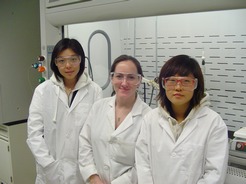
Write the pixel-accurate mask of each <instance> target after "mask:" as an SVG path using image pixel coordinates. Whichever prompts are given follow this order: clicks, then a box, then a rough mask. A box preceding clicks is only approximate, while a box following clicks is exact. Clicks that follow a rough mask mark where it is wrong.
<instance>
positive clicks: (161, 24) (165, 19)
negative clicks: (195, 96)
mask: <svg viewBox="0 0 246 184" xmlns="http://www.w3.org/2000/svg"><path fill="white" fill-rule="evenodd" d="M245 18H246V9H242V10H228V11H215V12H203V13H190V14H177V15H165V16H157V17H145V18H136V19H125V20H116V21H105V22H95V23H84V24H77V25H69V26H68V36H69V37H73V38H77V39H78V40H80V41H81V43H82V44H83V46H84V47H85V50H86V52H88V48H87V44H88V43H87V42H88V38H89V35H90V34H91V33H92V32H93V31H95V30H98V29H100V30H103V31H105V32H106V33H107V34H108V35H109V37H110V40H111V43H112V47H111V49H112V56H111V57H112V62H113V60H114V59H115V58H116V57H117V56H119V55H120V54H129V55H133V56H135V57H136V58H137V59H138V60H139V61H140V62H141V65H142V67H143V70H144V75H145V77H146V78H148V79H154V78H155V77H156V76H158V72H159V71H160V68H161V67H162V65H163V64H164V62H165V61H167V60H168V59H169V58H170V57H172V56H174V55H178V54H187V55H190V56H191V57H194V58H195V59H197V60H198V62H199V63H200V64H201V62H202V56H203V57H205V62H206V64H205V67H204V66H202V65H201V67H203V70H204V71H205V82H206V89H207V91H208V92H209V93H210V95H211V107H212V109H214V110H215V111H217V112H218V113H220V114H221V116H222V118H223V119H224V120H225V122H226V123H227V125H228V128H229V130H232V131H235V130H237V129H239V128H240V127H242V126H246V121H245V119H246V113H245V112H246V82H245V81H246V75H245V72H246V52H245V51H246V24H245V23H244V22H245ZM91 49H92V51H91V60H92V67H93V72H94V73H95V75H97V76H96V77H95V81H96V82H98V83H99V84H101V83H102V80H104V78H105V77H106V74H107V69H106V59H107V56H106V55H105V54H106V53H107V51H106V50H107V49H106V45H105V43H104V41H103V38H101V37H100V36H98V37H95V38H93V45H92V47H91ZM99 63H100V64H99ZM142 86H143V85H142ZM147 87H148V89H147V103H149V100H150V95H151V92H152V88H151V87H150V86H147ZM141 92H142V93H143V89H141ZM155 93H157V92H156V91H155ZM109 94H110V93H109V89H108V91H105V95H107V96H109ZM151 106H152V107H155V106H156V102H155V101H152V105H151Z"/></svg>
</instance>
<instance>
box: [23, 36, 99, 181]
mask: <svg viewBox="0 0 246 184" xmlns="http://www.w3.org/2000/svg"><path fill="white" fill-rule="evenodd" d="M50 65H51V69H52V70H53V72H54V73H53V75H52V76H51V78H50V80H47V81H45V82H43V83H42V84H40V85H39V86H38V87H37V88H36V89H35V92H34V95H33V99H32V102H31V105H30V109H29V118H28V138H27V144H28V146H29V147H30V149H31V151H32V153H33V155H34V157H35V160H36V168H37V177H36V184H83V183H84V182H83V179H82V176H81V174H80V172H79V166H78V146H79V143H78V140H79V133H80V130H81V129H82V127H83V125H84V122H85V120H86V117H87V115H88V113H89V110H90V109H91V106H92V104H93V103H94V102H95V101H96V100H98V99H100V98H101V97H102V90H101V88H100V87H99V86H98V85H97V84H96V83H94V82H93V81H92V80H91V79H90V78H89V76H88V75H87V74H86V73H84V68H85V55H84V51H83V48H82V46H81V45H80V43H79V42H78V41H77V40H75V39H69V38H64V39H62V40H60V41H59V42H58V43H57V44H56V46H55V47H54V50H53V52H52V58H51V64H50Z"/></svg>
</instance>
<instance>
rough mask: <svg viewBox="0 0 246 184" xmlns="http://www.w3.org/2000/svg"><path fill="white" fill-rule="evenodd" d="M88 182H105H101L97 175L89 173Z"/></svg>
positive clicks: (99, 183) (91, 183) (95, 183)
mask: <svg viewBox="0 0 246 184" xmlns="http://www.w3.org/2000/svg"><path fill="white" fill-rule="evenodd" d="M90 184H105V183H103V182H102V180H101V178H100V177H99V176H98V175H97V174H94V175H91V176H90Z"/></svg>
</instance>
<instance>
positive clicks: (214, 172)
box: [136, 55, 228, 184]
mask: <svg viewBox="0 0 246 184" xmlns="http://www.w3.org/2000/svg"><path fill="white" fill-rule="evenodd" d="M159 86H160V91H159V94H158V100H159V106H158V107H157V108H156V109H153V110H152V111H151V112H149V113H148V114H147V115H146V117H145V118H144V122H143V124H142V128H141V133H140V135H139V137H138V141H137V144H136V168H137V173H138V179H139V184H145V183H146V184H163V183H165V184H174V183H175V184H203V183H204V184H205V183H206V184H223V183H224V180H225V176H226V169H227V159H228V136H227V127H226V125H225V123H224V121H223V120H222V118H221V117H220V115H219V114H217V113H216V112H215V111H213V110H212V109H210V108H209V95H208V93H204V79H203V75H202V71H201V68H200V66H199V64H198V62H197V61H196V60H195V59H193V58H190V57H189V56H187V55H178V56H175V57H173V58H171V59H170V60H168V61H167V62H166V63H165V64H164V66H163V67H162V69H161V71H160V75H159Z"/></svg>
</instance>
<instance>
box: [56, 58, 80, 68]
mask: <svg viewBox="0 0 246 184" xmlns="http://www.w3.org/2000/svg"><path fill="white" fill-rule="evenodd" d="M80 62H81V57H80V56H78V55H75V56H64V57H57V58H56V59H55V63H56V66H58V67H65V66H66V64H67V63H69V65H72V66H73V67H75V66H78V65H79V64H80Z"/></svg>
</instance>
